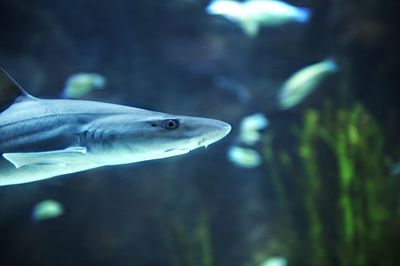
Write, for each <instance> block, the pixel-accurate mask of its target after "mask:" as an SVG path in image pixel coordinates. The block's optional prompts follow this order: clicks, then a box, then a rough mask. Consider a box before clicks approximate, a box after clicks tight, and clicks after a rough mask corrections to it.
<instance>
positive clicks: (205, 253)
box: [196, 208, 213, 266]
mask: <svg viewBox="0 0 400 266" xmlns="http://www.w3.org/2000/svg"><path fill="white" fill-rule="evenodd" d="M196 234H197V238H198V239H199V243H200V248H201V260H202V264H201V265H202V266H213V256H212V243H211V237H210V230H209V218H208V213H207V210H206V209H205V208H202V209H201V211H200V213H199V223H198V225H197V228H196Z"/></svg>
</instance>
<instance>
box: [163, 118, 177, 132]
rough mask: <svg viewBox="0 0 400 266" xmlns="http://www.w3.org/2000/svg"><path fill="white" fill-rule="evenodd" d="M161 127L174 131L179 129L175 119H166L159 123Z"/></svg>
mask: <svg viewBox="0 0 400 266" xmlns="http://www.w3.org/2000/svg"><path fill="white" fill-rule="evenodd" d="M161 126H162V127H163V128H165V129H168V130H171V129H176V128H178V127H179V121H178V120H176V119H166V120H163V121H162V122H161Z"/></svg>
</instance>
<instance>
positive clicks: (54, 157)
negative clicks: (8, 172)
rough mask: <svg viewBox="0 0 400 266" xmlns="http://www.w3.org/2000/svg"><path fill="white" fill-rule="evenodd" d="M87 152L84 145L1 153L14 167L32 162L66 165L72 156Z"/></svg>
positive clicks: (31, 163) (32, 163)
mask: <svg viewBox="0 0 400 266" xmlns="http://www.w3.org/2000/svg"><path fill="white" fill-rule="evenodd" d="M86 152H87V150H86V148H84V147H70V148H67V149H64V150H56V151H45V152H16V153H3V157H4V158H5V159H6V160H8V161H9V162H10V163H12V164H13V165H14V166H15V167H16V168H20V167H22V166H25V165H34V164H53V165H54V164H57V165H59V166H63V165H67V164H68V163H69V162H70V161H71V159H72V158H73V157H75V158H76V156H77V155H83V154H85V153H86Z"/></svg>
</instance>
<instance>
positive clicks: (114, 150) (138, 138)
mask: <svg viewBox="0 0 400 266" xmlns="http://www.w3.org/2000/svg"><path fill="white" fill-rule="evenodd" d="M143 111H145V112H147V110H143ZM148 112H149V114H146V115H144V116H143V117H142V118H138V117H137V115H135V116H134V117H133V116H132V115H131V114H123V115H117V116H111V117H108V118H106V119H102V120H101V121H98V122H97V123H98V124H99V126H98V127H97V129H96V125H92V126H91V127H90V128H91V132H90V130H89V133H87V132H86V133H85V135H86V136H87V139H88V140H89V141H88V143H87V146H88V147H89V150H88V152H89V153H90V152H91V150H92V153H93V154H98V156H97V157H98V158H99V159H100V160H101V161H102V163H107V164H123V163H132V162H138V161H145V160H152V159H160V158H166V157H171V156H176V155H180V154H185V153H188V152H189V151H191V150H194V149H197V148H200V147H207V146H208V145H210V144H212V143H214V142H216V141H218V140H220V139H222V138H223V137H225V136H226V135H228V133H229V132H230V130H231V126H230V125H229V124H227V123H225V122H222V121H219V120H215V119H208V118H200V117H190V116H175V115H168V114H163V113H155V112H151V111H148ZM104 124H108V126H107V127H105V126H104ZM104 128H106V130H105V131H103V132H99V130H102V129H104ZM93 136H94V137H93ZM96 136H99V137H96ZM90 141H92V143H90ZM91 147H92V149H91Z"/></svg>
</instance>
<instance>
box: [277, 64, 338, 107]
mask: <svg viewBox="0 0 400 266" xmlns="http://www.w3.org/2000/svg"><path fill="white" fill-rule="evenodd" d="M337 70H338V66H337V64H336V62H335V61H334V60H333V59H331V58H329V59H326V60H324V61H322V62H319V63H316V64H313V65H309V66H306V67H304V68H302V69H300V70H299V71H297V72H296V73H294V74H293V75H292V76H291V77H290V78H289V79H288V80H287V81H286V82H285V83H284V84H283V86H282V87H281V89H280V91H279V95H278V103H279V105H280V107H281V108H282V109H289V108H292V107H293V106H295V105H297V104H298V103H300V102H301V101H302V100H303V99H304V98H305V97H306V96H307V95H309V94H310V93H311V92H312V91H313V90H314V89H315V88H317V87H318V85H319V84H320V83H321V81H322V80H324V79H325V78H326V77H327V76H329V75H331V74H332V73H335V72H337Z"/></svg>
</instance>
